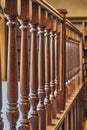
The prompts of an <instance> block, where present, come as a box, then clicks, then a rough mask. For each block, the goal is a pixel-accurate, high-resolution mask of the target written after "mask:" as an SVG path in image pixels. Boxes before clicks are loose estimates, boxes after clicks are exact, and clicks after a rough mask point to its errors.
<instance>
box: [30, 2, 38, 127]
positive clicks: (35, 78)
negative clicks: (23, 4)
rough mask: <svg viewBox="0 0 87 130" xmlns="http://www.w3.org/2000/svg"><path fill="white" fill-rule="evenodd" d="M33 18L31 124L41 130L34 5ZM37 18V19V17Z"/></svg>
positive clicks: (34, 9) (36, 20) (36, 9)
mask: <svg viewBox="0 0 87 130" xmlns="http://www.w3.org/2000/svg"><path fill="white" fill-rule="evenodd" d="M32 5H33V6H32V18H31V29H30V32H31V59H30V105H31V106H30V122H31V125H32V130H39V128H38V112H37V103H38V62H37V39H36V34H37V23H38V6H37V5H36V4H35V3H33V4H32ZM35 16H36V17H35Z"/></svg>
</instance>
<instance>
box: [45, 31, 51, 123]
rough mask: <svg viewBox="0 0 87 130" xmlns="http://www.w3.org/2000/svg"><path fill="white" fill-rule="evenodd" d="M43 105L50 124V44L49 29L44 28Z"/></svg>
mask: <svg viewBox="0 0 87 130" xmlns="http://www.w3.org/2000/svg"><path fill="white" fill-rule="evenodd" d="M44 35H45V94H46V96H45V101H44V103H45V107H46V110H47V124H48V125H50V124H51V118H52V117H51V103H50V44H49V30H47V29H46V30H45V34H44Z"/></svg>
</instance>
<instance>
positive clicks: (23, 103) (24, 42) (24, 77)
mask: <svg viewBox="0 0 87 130" xmlns="http://www.w3.org/2000/svg"><path fill="white" fill-rule="evenodd" d="M18 2H19V3H18V15H19V17H18V20H19V22H20V25H21V26H20V29H21V59H20V93H21V100H20V110H21V113H22V119H21V122H20V127H19V130H25V129H26V130H30V122H29V119H28V112H29V108H30V106H29V65H28V63H29V62H28V60H29V57H28V29H29V18H30V5H31V0H20V1H18Z"/></svg>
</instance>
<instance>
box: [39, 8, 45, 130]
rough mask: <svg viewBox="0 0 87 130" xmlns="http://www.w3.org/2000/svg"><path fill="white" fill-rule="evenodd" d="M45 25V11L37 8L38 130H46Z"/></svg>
mask: <svg viewBox="0 0 87 130" xmlns="http://www.w3.org/2000/svg"><path fill="white" fill-rule="evenodd" d="M45 25H46V11H45V10H44V9H42V8H41V7H40V6H39V28H38V35H39V52H38V86H39V88H38V94H39V103H38V113H39V117H40V118H39V119H40V120H39V129H40V130H46V110H45V106H44V98H45V89H44V86H45V62H44V61H45V59H44V27H45Z"/></svg>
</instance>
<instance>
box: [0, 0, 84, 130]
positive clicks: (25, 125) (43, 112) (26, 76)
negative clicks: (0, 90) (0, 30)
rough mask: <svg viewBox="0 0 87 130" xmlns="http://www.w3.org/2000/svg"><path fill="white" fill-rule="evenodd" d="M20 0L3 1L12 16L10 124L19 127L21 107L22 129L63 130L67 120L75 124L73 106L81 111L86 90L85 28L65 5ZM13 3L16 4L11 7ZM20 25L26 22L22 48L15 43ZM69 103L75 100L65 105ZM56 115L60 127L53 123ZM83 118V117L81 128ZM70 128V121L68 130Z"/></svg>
mask: <svg viewBox="0 0 87 130" xmlns="http://www.w3.org/2000/svg"><path fill="white" fill-rule="evenodd" d="M17 2H18V1H17V0H15V1H12V0H6V1H5V3H2V4H1V5H2V8H3V10H4V13H5V15H6V18H7V19H8V29H9V36H8V38H9V42H8V47H9V49H8V68H7V71H8V75H7V82H8V86H7V94H8V97H7V98H8V109H7V118H8V122H9V127H10V129H11V130H12V129H14V130H16V129H17V127H16V126H17V125H16V123H17V120H18V118H19V117H18V116H19V113H18V112H19V111H21V114H22V121H20V126H18V129H19V130H25V129H26V130H31V129H32V130H48V129H52V130H54V129H55V130H56V129H59V130H60V129H61V130H63V129H64V127H65V120H67V121H66V122H68V123H70V122H69V118H70V117H72V115H73V113H74V112H73V111H74V109H75V111H76V109H77V108H78V106H79V107H80V105H78V106H77V101H78V99H80V96H79V95H81V93H82V89H83V88H82V86H83V83H82V77H81V75H82V72H81V71H82V61H81V60H80V58H81V59H82V53H81V52H80V50H81V48H82V41H81V38H82V33H81V32H80V31H79V30H78V29H77V28H76V27H74V26H73V24H72V23H71V22H70V21H69V20H68V19H66V13H67V11H66V10H56V9H55V8H54V7H52V6H51V5H50V4H49V3H47V2H46V1H45V0H26V1H24V0H20V1H19V3H17ZM10 6H12V7H11V8H9V7H10ZM14 6H15V8H13V7H14ZM17 7H18V8H17ZM18 22H19V23H20V24H19V25H18ZM17 25H18V26H21V34H20V37H19V38H21V42H20V44H21V49H20V48H19V49H17V48H16V46H17V44H16V40H17V38H18V37H16V35H17V33H16V26H17ZM18 29H19V28H18ZM28 35H29V39H28ZM28 40H29V43H28ZM28 46H30V50H29V49H28ZM18 50H20V52H21V60H19V61H18V63H20V72H21V73H20V81H19V82H20V86H19V88H20V89H19V90H20V95H21V100H20V101H21V102H20V103H19V104H18V105H19V106H20V107H17V100H18V98H19V97H18V80H17V74H18V69H17V65H18V64H17V58H18V57H17V51H18ZM29 51H30V52H29ZM28 53H29V54H28ZM29 64H30V65H29ZM12 92H14V93H15V95H13V94H12ZM73 95H74V96H73ZM0 96H1V95H0ZM68 102H70V103H69V105H68V106H66V105H67V103H68ZM81 103H82V102H79V103H78V104H81ZM74 104H76V108H74ZM14 110H15V111H14ZM78 110H79V112H78V114H79V113H80V112H81V111H80V109H79V108H78ZM0 111H1V108H0ZM75 114H76V113H75ZM78 114H77V115H76V116H78ZM28 115H29V116H28ZM56 118H57V119H56ZM73 118H74V117H72V119H73ZM54 120H56V124H55V126H53V125H52V124H53V121H54ZM79 122H80V120H79V119H78V122H77V123H78V128H80V125H79ZM54 123H55V122H54ZM75 123H76V121H75ZM73 125H74V121H73V124H72V125H71V123H70V127H72V128H73ZM68 127H69V126H66V130H67V128H68Z"/></svg>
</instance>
